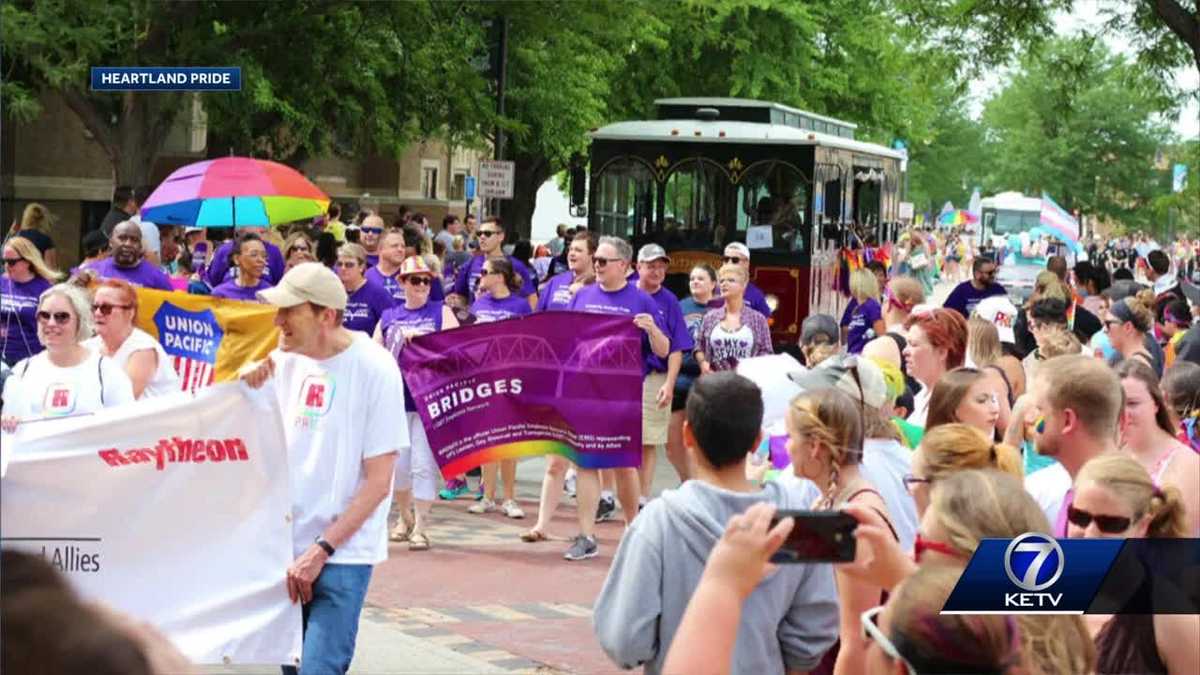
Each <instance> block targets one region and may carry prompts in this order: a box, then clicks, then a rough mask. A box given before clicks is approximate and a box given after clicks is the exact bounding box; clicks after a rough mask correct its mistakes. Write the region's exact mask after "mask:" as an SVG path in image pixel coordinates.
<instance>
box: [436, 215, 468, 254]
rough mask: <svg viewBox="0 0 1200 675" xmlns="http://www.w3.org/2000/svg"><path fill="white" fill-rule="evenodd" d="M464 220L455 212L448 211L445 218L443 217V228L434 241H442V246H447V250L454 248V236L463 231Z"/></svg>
mask: <svg viewBox="0 0 1200 675" xmlns="http://www.w3.org/2000/svg"><path fill="white" fill-rule="evenodd" d="M462 229H463V225H462V221H460V220H459V219H458V216H456V215H454V214H453V213H447V214H446V217H445V218H442V229H441V231H440V232H438V233H437V236H435V237H434V238H433V239H434V241H440V242H442V246H445V247H446V250H447V251H451V250H453V249H454V238H455V237H457V236H458V235H459V234H461V233H462Z"/></svg>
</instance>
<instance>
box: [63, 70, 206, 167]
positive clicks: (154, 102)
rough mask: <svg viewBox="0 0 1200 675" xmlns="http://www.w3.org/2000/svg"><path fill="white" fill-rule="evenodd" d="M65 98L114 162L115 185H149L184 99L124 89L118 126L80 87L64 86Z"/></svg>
mask: <svg viewBox="0 0 1200 675" xmlns="http://www.w3.org/2000/svg"><path fill="white" fill-rule="evenodd" d="M62 96H63V99H64V100H65V101H66V103H67V106H68V107H69V108H70V109H71V111H72V112H74V113H75V115H76V116H77V117H79V120H80V121H81V122H83V125H84V126H85V127H87V129H88V131H90V132H91V134H92V136H93V137H94V138H95V139H96V142H97V143H99V144H100V147H101V148H102V149H103V150H104V154H105V155H107V156H108V160H109V162H110V163H111V164H112V169H113V181H114V185H128V186H130V187H139V186H150V180H151V178H152V174H153V171H154V162H155V160H156V159H158V156H159V155H160V154H161V152H162V145H163V142H164V141H165V140H166V138H167V133H168V132H170V130H171V125H172V124H173V123H174V121H175V117H176V116H177V115H178V114H179V109H180V108H181V107H182V103H183V101H184V100H185V99H184V98H183V96H182V95H181V94H178V93H164V92H133V91H129V92H124V93H122V94H121V97H122V99H121V112H120V113H119V114H118V115H117V123H116V125H115V126H113V125H111V124H109V123H108V120H106V119H105V112H104V111H103V110H102V109H101V108H100V107H99V106H97V102H96V100H95V99H93V98H91V97H89V96H87V95H85V94H84V93H83V92H82V91H80V90H78V89H74V88H71V89H64V90H63V91H62Z"/></svg>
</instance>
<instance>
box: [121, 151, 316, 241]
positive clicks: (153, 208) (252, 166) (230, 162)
mask: <svg viewBox="0 0 1200 675" xmlns="http://www.w3.org/2000/svg"><path fill="white" fill-rule="evenodd" d="M328 208H329V197H328V196H327V195H326V194H325V193H324V192H321V190H320V188H318V187H317V186H316V185H313V184H312V183H311V182H310V181H309V180H308V179H307V178H305V177H304V176H303V175H301V174H300V172H298V171H296V170H295V169H293V168H291V167H288V166H284V165H283V164H279V163H276V162H269V161H267V160H263V159H251V158H249V157H222V158H220V159H210V160H205V161H203V162H196V163H195V164H188V165H187V166H185V167H182V168H179V169H176V170H175V172H174V173H172V174H171V175H170V176H167V179H166V180H165V181H163V182H162V185H159V186H158V188H157V189H155V190H154V192H153V193H151V194H150V197H149V198H148V199H146V203H145V204H143V205H142V220H146V221H149V222H152V223H158V224H160V225H185V226H189V227H265V226H267V225H274V224H276V223H288V222H292V221H294V220H306V219H308V218H312V217H314V216H319V215H321V214H323V213H325V212H326V210H328Z"/></svg>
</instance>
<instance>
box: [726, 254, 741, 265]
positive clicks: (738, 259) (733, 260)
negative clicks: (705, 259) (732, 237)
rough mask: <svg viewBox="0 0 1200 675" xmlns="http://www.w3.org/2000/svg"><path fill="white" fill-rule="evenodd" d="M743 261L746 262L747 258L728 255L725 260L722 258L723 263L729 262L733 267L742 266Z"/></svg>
mask: <svg viewBox="0 0 1200 675" xmlns="http://www.w3.org/2000/svg"><path fill="white" fill-rule="evenodd" d="M743 260H745V258H743V257H741V256H736V255H727V256H725V257H724V258H721V262H727V263H731V264H733V265H740V264H742V261H743Z"/></svg>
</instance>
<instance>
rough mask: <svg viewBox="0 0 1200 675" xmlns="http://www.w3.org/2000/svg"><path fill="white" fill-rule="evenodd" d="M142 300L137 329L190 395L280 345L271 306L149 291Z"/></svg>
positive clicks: (141, 291)
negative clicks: (155, 344) (158, 348)
mask: <svg viewBox="0 0 1200 675" xmlns="http://www.w3.org/2000/svg"><path fill="white" fill-rule="evenodd" d="M137 294H138V316H137V327H138V328H141V329H142V330H144V331H146V332H147V333H149V334H150V335H152V336H154V338H155V339H157V340H158V342H159V344H161V345H162V346H163V349H164V350H166V352H167V354H168V355H169V356H170V357H172V359H173V360H174V363H173V365H174V366H175V371H176V372H178V373H179V378H180V380H182V381H183V389H185V390H189V391H192V390H195V389H198V388H200V387H206V386H208V385H210V384H212V383H213V382H222V381H224V380H230V379H233V378H234V377H235V376H236V375H237V371H238V369H239V368H241V367H242V365H243V364H245V363H247V362H249V361H254V360H257V359H261V358H264V357H265V356H266V355H267V354H268V353H270V351H271V350H272V349H274V348H275V345H276V344H277V343H278V341H279V329H278V328H276V327H275V308H274V307H271V306H270V305H258V304H254V303H248V302H239V301H236V300H225V299H223V298H213V297H210V296H207V295H189V294H187V293H179V292H172V293H168V292H166V291H158V290H153V289H148V288H139V289H137Z"/></svg>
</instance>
